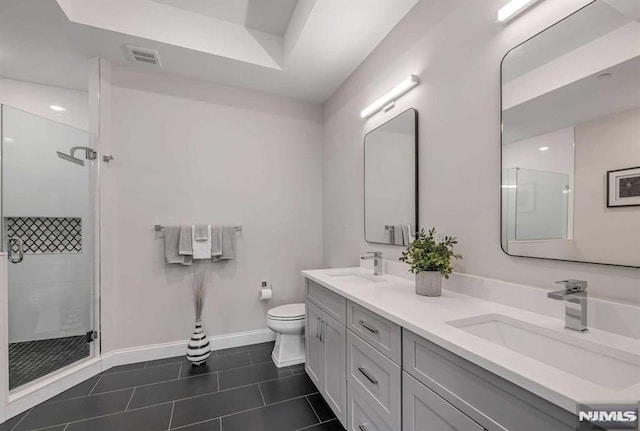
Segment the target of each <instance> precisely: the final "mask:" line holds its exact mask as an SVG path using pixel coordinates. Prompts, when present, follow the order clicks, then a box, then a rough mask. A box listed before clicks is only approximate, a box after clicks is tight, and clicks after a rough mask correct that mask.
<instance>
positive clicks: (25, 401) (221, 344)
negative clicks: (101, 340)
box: [0, 329, 276, 423]
mask: <svg viewBox="0 0 640 431" xmlns="http://www.w3.org/2000/svg"><path fill="white" fill-rule="evenodd" d="M275 339H276V334H275V332H272V331H271V330H270V329H259V330H256V331H247V332H238V333H235V334H226V335H217V336H213V337H209V342H210V343H211V350H220V349H228V348H231V347H240V346H248V345H251V344H257V343H264V342H267V341H273V340H275ZM187 342H188V341H187V340H185V341H176V342H173V343H164V344H152V345H148V346H141V347H134V348H130V349H122V350H114V351H112V352H109V353H106V354H104V355H102V357H100V358H94V359H90V360H87V361H85V362H82V363H80V364H78V365H76V366H74V367H70V368H68V369H65V370H63V371H62V372H59V373H56V374H55V375H52V376H51V377H49V378H46V379H43V380H41V381H38V382H37V383H36V384H34V385H30V386H28V387H27V388H25V389H24V390H21V391H19V392H17V393H15V394H11V395H10V396H9V401H8V402H7V405H6V410H5V417H4V418H2V417H0V423H2V422H4V421H6V420H8V419H11V418H12V417H14V416H16V415H18V414H20V413H22V412H24V411H26V410H28V409H30V408H32V407H34V406H36V405H38V404H40V403H41V402H43V401H46V400H48V399H49V398H52V397H54V396H56V395H58V394H60V393H62V392H64V391H66V390H67V389H70V388H72V387H73V386H75V385H77V384H78V383H81V382H83V381H84V380H86V379H88V378H91V377H93V376H95V375H97V374H100V372H102V371H106V370H108V369H109V368H112V367H115V366H118V365H128V364H134V363H136V362H146V361H153V360H155V359H164V358H170V357H172V356H180V355H184V354H186V351H187Z"/></svg>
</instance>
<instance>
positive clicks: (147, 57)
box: [125, 44, 161, 66]
mask: <svg viewBox="0 0 640 431" xmlns="http://www.w3.org/2000/svg"><path fill="white" fill-rule="evenodd" d="M125 48H126V50H127V53H128V54H129V58H130V59H131V60H132V61H135V62H138V63H144V64H152V65H154V66H161V64H160V56H159V55H158V51H154V50H153V49H148V48H141V47H139V46H133V45H128V44H127V45H125Z"/></svg>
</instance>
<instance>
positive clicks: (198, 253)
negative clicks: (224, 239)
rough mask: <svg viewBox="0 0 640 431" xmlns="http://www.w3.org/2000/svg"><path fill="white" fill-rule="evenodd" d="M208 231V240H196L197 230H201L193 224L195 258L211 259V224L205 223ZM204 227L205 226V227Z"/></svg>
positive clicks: (192, 239) (192, 234)
mask: <svg viewBox="0 0 640 431" xmlns="http://www.w3.org/2000/svg"><path fill="white" fill-rule="evenodd" d="M205 227H206V231H207V240H206V241H198V240H196V231H198V230H201V229H200V228H196V226H195V225H194V226H191V241H192V247H193V258H194V259H211V225H205ZM203 229H204V228H203Z"/></svg>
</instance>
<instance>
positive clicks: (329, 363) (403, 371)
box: [305, 280, 576, 431]
mask: <svg viewBox="0 0 640 431" xmlns="http://www.w3.org/2000/svg"><path fill="white" fill-rule="evenodd" d="M306 305H307V311H306V313H307V314H306V319H307V322H306V323H307V326H306V353H307V359H306V364H305V369H306V371H307V374H308V375H309V377H310V378H311V380H312V381H313V383H314V384H315V385H316V386H317V388H318V390H319V391H320V393H321V394H322V395H323V397H324V399H325V400H326V402H327V403H328V404H329V406H330V407H331V409H332V410H333V412H334V413H335V414H336V416H337V417H338V419H339V420H340V422H341V423H342V425H343V426H344V427H345V428H346V429H347V430H348V431H382V430H384V431H426V430H438V431H448V430H457V431H484V430H487V431H508V430H518V431H540V430H545V431H572V430H575V426H576V417H575V416H574V415H573V414H571V413H570V412H568V411H566V410H564V409H562V408H560V407H558V406H556V405H554V404H552V403H550V402H548V401H546V400H545V399H543V398H541V397H539V396H537V395H534V394H532V393H531V392H529V391H527V390H525V389H523V388H521V387H520V386H517V385H515V384H513V383H511V382H509V381H507V380H505V379H503V378H501V377H498V376H497V375H495V374H493V373H491V372H490V371H488V370H486V369H484V368H482V367H480V366H478V365H475V364H474V363H472V362H470V361H467V360H466V359H463V358H461V357H460V356H458V355H456V354H454V353H452V352H450V351H449V350H447V349H444V348H442V347H440V346H438V345H436V344H434V343H432V342H430V341H428V340H426V339H424V338H422V337H420V336H418V335H416V334H414V333H413V332H411V331H409V330H407V329H405V328H402V327H401V326H400V325H398V324H396V323H394V322H391V321H390V320H388V319H386V318H384V317H382V316H380V315H378V314H376V313H375V312H373V311H371V310H369V309H367V308H365V307H363V306H361V305H358V304H356V303H354V302H351V301H349V300H347V299H346V298H344V297H343V296H341V295H339V294H337V293H335V292H334V291H332V290H330V289H327V288H325V287H324V286H321V285H319V284H317V283H315V282H313V281H311V280H307V281H306Z"/></svg>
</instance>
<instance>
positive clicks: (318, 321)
mask: <svg viewBox="0 0 640 431" xmlns="http://www.w3.org/2000/svg"><path fill="white" fill-rule="evenodd" d="M316 338H318V339H319V338H320V318H319V317H316Z"/></svg>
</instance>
